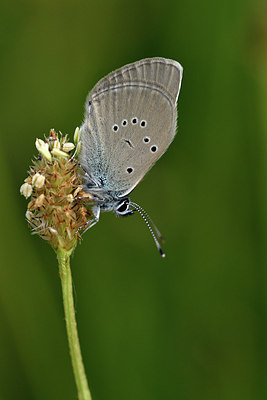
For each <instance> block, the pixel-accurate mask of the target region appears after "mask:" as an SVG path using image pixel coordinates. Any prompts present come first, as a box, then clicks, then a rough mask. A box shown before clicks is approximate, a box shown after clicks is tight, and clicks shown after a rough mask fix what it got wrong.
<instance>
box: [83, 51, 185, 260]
mask: <svg viewBox="0 0 267 400" xmlns="http://www.w3.org/2000/svg"><path fill="white" fill-rule="evenodd" d="M182 75H183V68H182V66H181V65H180V64H179V63H178V62H177V61H174V60H170V59H166V58H161V57H154V58H146V59H143V60H140V61H137V62H134V63H132V64H128V65H125V66H124V67H122V68H120V69H117V70H115V71H113V72H111V73H110V74H109V75H107V76H105V77H104V78H103V79H101V80H100V81H99V82H98V83H97V84H96V85H95V87H94V88H93V89H92V91H91V92H90V93H89V95H88V97H87V100H86V104H85V116H84V122H83V124H82V126H81V152H80V155H79V163H80V166H81V169H82V171H83V189H84V192H86V193H90V195H91V196H92V197H93V199H94V206H93V208H92V211H93V215H94V218H93V219H92V220H91V221H89V223H88V225H87V227H86V229H85V231H86V230H87V229H89V228H91V227H92V226H93V225H95V224H96V223H97V222H98V221H99V217H100V212H101V211H113V212H114V213H115V214H116V215H119V216H127V215H131V214H133V213H134V211H138V212H139V214H140V215H141V216H142V217H143V219H144V220H145V222H146V224H147V226H148V228H149V230H150V232H151V234H152V237H153V239H154V241H155V243H156V246H157V248H158V250H159V252H160V254H161V255H162V256H163V257H164V256H165V253H164V252H163V250H162V248H161V246H160V244H159V241H158V239H160V240H161V239H162V236H161V234H160V232H159V231H158V229H157V228H156V226H155V225H154V223H153V222H152V220H151V219H150V217H149V215H148V214H147V213H146V212H145V210H144V209H143V208H142V207H140V206H139V205H138V204H136V203H134V202H132V201H131V200H130V198H129V194H130V193H131V192H132V190H133V189H134V188H135V187H136V185H137V184H138V183H139V182H140V181H141V179H142V178H143V177H144V175H145V174H146V173H147V172H148V171H149V169H150V168H151V167H152V166H153V165H154V164H155V162H156V161H157V160H158V159H159V158H160V157H161V156H162V155H163V153H164V152H165V151H166V150H167V148H168V146H169V145H170V144H171V142H172V140H173V139H174V136H175V134H176V126H177V101H178V96H179V92H180V88H181V81H182Z"/></svg>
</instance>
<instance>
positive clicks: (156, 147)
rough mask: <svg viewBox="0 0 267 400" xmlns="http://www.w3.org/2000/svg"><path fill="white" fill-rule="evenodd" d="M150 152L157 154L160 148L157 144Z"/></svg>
mask: <svg viewBox="0 0 267 400" xmlns="http://www.w3.org/2000/svg"><path fill="white" fill-rule="evenodd" d="M150 151H151V152H152V153H156V151H158V146H156V145H155V144H154V145H153V146H151V147H150Z"/></svg>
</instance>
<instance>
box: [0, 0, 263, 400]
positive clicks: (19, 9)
mask: <svg viewBox="0 0 267 400" xmlns="http://www.w3.org/2000/svg"><path fill="white" fill-rule="evenodd" d="M266 11H267V7H266V3H265V2H264V1H261V0H223V1H214V0H195V1H194V0H192V1H188V0H173V1H171V0H165V1H160V2H159V1H156V0H154V1H146V0H135V1H131V2H130V1H129V2H128V1H124V0H114V1H107V0H102V1H88V0H87V1H85V0H79V1H70V0H64V1H61V0H53V1H51V0H39V1H37V0H36V1H34V0H24V1H22V0H17V1H11V0H8V1H7V0H1V5H0V32H1V33H0V82H1V84H0V116H1V123H0V132H1V140H2V142H1V157H0V162H1V168H0V171H1V200H0V201H1V213H0V215H1V219H0V221H1V241H0V242H1V262H0V264H1V267H0V399H1V400H13V399H18V398H19V399H21V400H23V399H27V400H31V399H35V400H45V399H50V400H58V399H65V400H68V399H75V398H77V394H76V388H75V384H74V379H73V376H72V370H71V363H70V360H69V354H68V347H67V339H66V334H65V325H64V316H63V307H62V299H61V287H60V280H59V277H58V270H57V263H56V258H55V254H54V253H53V251H52V250H51V249H50V247H49V246H48V244H47V243H46V242H44V241H42V240H41V239H40V238H38V237H37V236H31V234H30V231H29V229H28V227H27V224H26V222H25V219H24V214H25V210H26V204H27V202H26V201H25V199H24V198H23V197H22V196H20V194H19V187H20V185H21V184H22V183H23V180H24V178H25V177H26V174H27V169H28V167H29V165H30V164H31V159H32V158H33V155H34V154H36V149H35V146H34V142H35V138H36V137H39V138H42V137H43V134H48V132H49V129H50V128H55V129H56V130H60V131H62V132H63V133H68V134H69V135H70V136H71V135H72V134H73V132H74V129H75V127H76V126H77V125H80V123H81V121H82V119H83V107H84V101H85V98H86V95H87V93H88V91H89V90H90V89H91V88H92V87H93V86H94V84H95V83H96V82H97V81H98V80H99V79H100V78H101V77H103V76H104V75H105V74H107V73H109V72H110V71H112V70H113V69H115V68H118V67H121V66H122V65H124V64H126V63H129V62H133V61H136V60H138V59H141V58H144V57H151V56H164V57H169V58H173V59H176V60H178V61H179V62H180V63H181V64H182V65H183V67H184V79H183V84H182V89H181V93H180V101H179V133H178V135H177V136H176V139H175V141H174V142H173V144H172V145H171V147H170V148H169V150H168V152H167V153H166V154H165V155H164V157H163V158H162V159H161V160H160V161H159V162H158V163H157V165H156V166H154V168H153V169H152V170H151V171H150V172H149V174H148V175H147V176H146V178H145V179H144V180H143V182H142V183H140V185H139V186H138V187H137V188H136V189H135V191H134V192H133V194H132V196H131V197H132V199H133V200H134V201H136V202H138V203H139V204H141V205H142V206H143V207H144V208H145V209H146V210H147V211H148V212H149V214H150V215H151V217H152V218H153V219H154V221H155V223H156V224H157V225H158V227H159V228H160V230H161V231H162V232H163V233H164V236H165V237H166V244H165V246H164V249H165V251H166V253H167V258H166V259H165V260H162V259H161V258H160V256H159V254H158V253H157V251H156V249H155V246H154V244H153V241H152V238H151V237H150V235H149V232H148V230H147V228H146V227H145V224H144V222H143V221H142V219H141V218H140V217H139V216H138V215H136V216H134V217H131V218H126V219H120V218H115V217H114V215H112V214H111V213H107V214H104V215H102V217H101V221H100V223H99V224H97V225H96V226H95V227H94V228H93V229H92V230H91V231H89V232H88V233H87V234H86V235H85V237H84V240H83V243H82V245H80V246H78V247H77V249H76V251H75V255H74V257H73V259H72V270H73V280H74V290H75V305H76V311H77V320H78V327H79V335H80V340H81V346H82V351H83V357H84V362H85V366H86V371H87V375H88V380H89V384H90V388H91V391H92V395H93V400H107V399H108V400H113V399H114V400H125V399H127V400H136V399H138V400H152V399H153V400H162V399H164V400H174V399H182V400H193V399H194V400H195V399H205V400H215V399H216V400H217V399H218V400H232V399H233V400H238V399H242V400H262V399H266V398H267V323H266V321H267V319H266V310H267V307H266V306H267V284H266V279H267V274H266V261H267V257H266V239H267V237H266V232H267V230H266V217H267V193H266V177H267V161H266V143H267V141H266V133H267V129H266V128H267V113H266V105H267V90H266V89H267V85H266V83H267V56H266V47H267V28H266Z"/></svg>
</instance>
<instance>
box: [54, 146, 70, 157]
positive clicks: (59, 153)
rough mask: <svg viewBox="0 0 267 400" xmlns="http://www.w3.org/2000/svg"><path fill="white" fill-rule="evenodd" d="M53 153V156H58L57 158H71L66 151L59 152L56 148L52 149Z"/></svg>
mask: <svg viewBox="0 0 267 400" xmlns="http://www.w3.org/2000/svg"><path fill="white" fill-rule="evenodd" d="M51 153H52V154H53V156H56V157H69V155H68V154H67V153H65V152H64V151H62V150H59V149H57V148H55V147H54V148H53V149H52V151H51Z"/></svg>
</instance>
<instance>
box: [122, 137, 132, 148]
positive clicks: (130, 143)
mask: <svg viewBox="0 0 267 400" xmlns="http://www.w3.org/2000/svg"><path fill="white" fill-rule="evenodd" d="M124 141H125V142H126V143H127V144H128V145H129V146H130V147H131V148H132V149H133V148H134V145H133V144H132V142H131V141H130V140H129V139H124Z"/></svg>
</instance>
